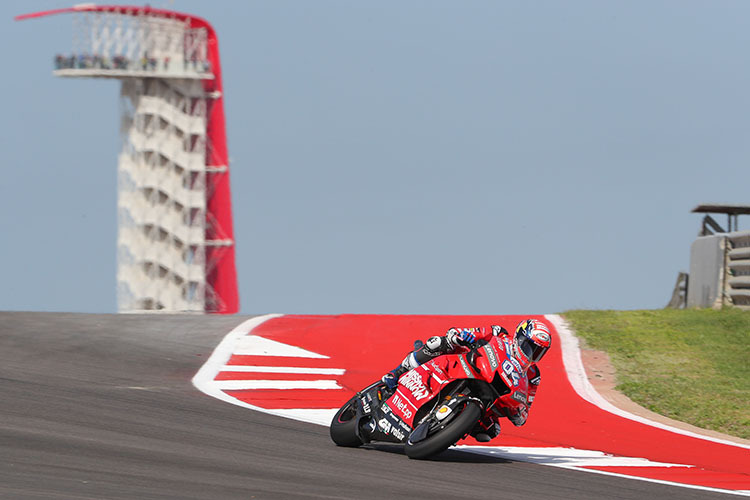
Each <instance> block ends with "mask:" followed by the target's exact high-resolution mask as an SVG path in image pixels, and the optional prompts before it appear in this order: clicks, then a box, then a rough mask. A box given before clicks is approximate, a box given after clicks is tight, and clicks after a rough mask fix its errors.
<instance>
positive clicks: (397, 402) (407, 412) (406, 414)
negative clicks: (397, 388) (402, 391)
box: [393, 394, 413, 418]
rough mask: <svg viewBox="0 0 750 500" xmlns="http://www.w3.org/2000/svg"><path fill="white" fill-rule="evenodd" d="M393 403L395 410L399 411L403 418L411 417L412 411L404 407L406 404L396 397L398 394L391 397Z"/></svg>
mask: <svg viewBox="0 0 750 500" xmlns="http://www.w3.org/2000/svg"><path fill="white" fill-rule="evenodd" d="M393 403H394V404H395V405H396V408H398V409H399V410H401V413H403V414H404V417H405V418H411V416H412V415H413V413H412V411H411V410H410V409H409V408H408V407H407V406H406V405H407V404H408V403H407V402H406V401H404V400H402V399H401V398H400V397H398V394H394V395H393Z"/></svg>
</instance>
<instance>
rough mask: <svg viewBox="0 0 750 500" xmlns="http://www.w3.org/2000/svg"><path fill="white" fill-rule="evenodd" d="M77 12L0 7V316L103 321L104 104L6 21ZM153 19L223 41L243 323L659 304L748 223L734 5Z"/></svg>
mask: <svg viewBox="0 0 750 500" xmlns="http://www.w3.org/2000/svg"><path fill="white" fill-rule="evenodd" d="M70 5H72V3H71V4H67V3H64V2H59V1H54V2H52V1H41V0H40V1H19V0H14V1H9V2H2V3H0V13H2V19H3V21H2V22H3V23H4V24H3V25H2V26H3V28H2V30H0V37H2V46H3V47H4V69H5V78H3V80H2V83H1V84H0V85H2V95H3V96H4V98H5V99H4V102H5V105H4V110H3V114H2V122H0V137H2V149H3V160H2V178H1V179H2V180H1V181H0V229H1V230H2V246H0V266H2V267H1V268H0V269H2V286H1V287H0V309H2V310H44V311H73V312H115V310H116V295H115V289H116V280H115V269H116V268H115V266H116V232H117V228H116V166H117V154H118V151H119V145H120V143H119V135H118V134H119V107H118V94H119V83H118V82H116V81H95V80H83V79H61V78H56V77H54V76H53V75H52V58H53V56H54V54H55V53H57V52H68V51H70V49H71V47H72V42H71V22H72V16H70V15H64V16H56V17H51V18H47V19H40V20H33V21H25V22H14V21H13V16H15V15H17V14H22V13H27V12H32V11H36V10H45V9H49V8H59V7H68V6H70ZM151 5H152V6H154V7H162V8H170V9H174V10H179V11H183V12H188V13H192V14H195V15H199V16H201V17H204V18H205V19H207V20H208V21H209V22H211V23H212V24H213V25H214V27H215V28H216V30H217V32H218V34H219V44H220V49H221V58H222V66H223V74H224V90H225V105H226V115H227V128H228V144H229V151H230V156H231V166H230V168H231V176H232V177H231V178H232V198H233V208H234V224H235V236H236V250H237V268H238V274H239V284H240V301H241V312H242V313H245V314H254V313H266V312H286V313H320V314H333V313H430V314H442V313H445V314H449V313H450V314H495V313H498V314H500V313H519V314H523V313H551V312H560V311H564V310H567V309H572V308H595V309H641V308H648V309H654V308H661V307H663V306H664V305H665V304H666V303H667V302H668V301H669V298H670V296H671V292H672V287H673V286H674V283H675V279H676V277H677V273H678V272H679V271H681V270H687V268H688V264H689V254H690V244H691V243H692V241H693V240H694V239H695V237H696V235H697V232H698V229H699V222H700V218H701V217H700V216H699V215H697V214H692V213H690V210H691V209H692V208H693V207H694V206H696V205H697V204H699V203H702V202H715V203H736V204H750V168H749V165H748V158H749V157H750V139H749V137H748V135H749V133H750V98H749V97H748V96H749V93H750V64H749V62H750V61H749V60H750V56H748V54H749V53H750V52H749V50H750V30H748V29H747V22H748V19H750V3H748V2H745V1H718V2H705V1H701V2H696V1H682V0H680V1H677V0H675V1H652V0H649V1H628V2H601V1H571V2H553V1H548V2H544V1H540V2H520V1H516V0H513V1H468V2H456V1H378V2H352V1H349V0H340V1H303V0H299V1H279V0H266V1H252V2H229V1H223V2H222V1H216V2H203V1H197V0H195V1H185V0H183V1H181V0H176V1H173V2H152V3H151ZM748 219H750V217H749V218H748ZM720 222H722V223H724V219H723V218H722V219H720ZM740 228H741V229H748V222H747V220H745V221H743V220H742V218H741V219H740Z"/></svg>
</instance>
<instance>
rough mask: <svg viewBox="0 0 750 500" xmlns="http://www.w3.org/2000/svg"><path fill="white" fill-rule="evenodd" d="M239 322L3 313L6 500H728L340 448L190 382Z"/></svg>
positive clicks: (623, 482)
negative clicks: (331, 499) (351, 499)
mask: <svg viewBox="0 0 750 500" xmlns="http://www.w3.org/2000/svg"><path fill="white" fill-rule="evenodd" d="M243 319H245V318H240V317H227V316H197V315H82V314H53V313H16V312H0V451H1V452H0V498H9V499H49V498H65V499H136V498H137V499H141V498H151V499H153V498H158V499H170V498H171V499H181V500H183V499H235V498H236V499H243V500H246V499H248V498H257V499H295V498H341V499H343V498H372V499H380V498H383V499H392V498H404V499H409V500H411V499H425V500H426V499H430V500H433V499H440V498H487V499H490V498H524V499H529V500H533V499H547V498H555V499H599V498H614V499H624V500H625V499H627V500H642V499H644V498H662V499H698V498H700V499H712V498H716V499H726V498H728V497H727V496H726V495H723V494H719V493H711V492H705V491H699V490H690V489H684V488H678V487H672V486H666V485H660V484H653V483H646V482H642V481H635V480H629V479H623V478H616V477H609V476H601V475H596V474H588V473H585V472H578V471H570V470H564V469H558V468H554V467H543V466H538V465H534V464H529V463H523V462H514V461H508V460H504V459H498V458H494V457H487V456H482V455H478V454H474V453H469V452H463V451H458V450H448V451H446V452H445V453H443V454H441V455H440V456H438V457H436V458H435V459H434V460H426V461H418V460H410V459H408V458H407V457H406V456H405V455H404V454H403V447H401V446H397V445H392V446H389V445H372V446H369V447H368V448H369V449H368V448H355V449H351V448H339V447H337V446H335V445H334V444H333V443H332V442H331V440H330V437H329V434H328V429H327V428H325V427H322V426H317V425H312V424H305V423H301V422H297V421H293V420H287V419H283V418H279V417H274V416H270V415H266V414H263V413H258V412H254V411H250V410H247V409H244V408H240V407H238V406H233V405H230V404H227V403H224V402H222V401H219V400H216V399H213V398H211V397H209V396H206V395H204V394H202V393H200V392H199V391H197V390H196V389H195V388H194V387H193V386H192V384H191V382H190V380H191V378H192V377H193V375H194V374H195V373H196V372H197V370H198V369H199V368H200V366H201V365H202V364H203V363H204V362H205V360H206V359H207V358H208V356H209V355H210V354H211V352H212V351H213V349H214V348H215V347H216V345H217V344H218V343H219V341H220V340H221V339H222V338H223V337H224V335H225V334H226V333H228V332H229V331H230V330H231V329H232V328H234V327H235V326H236V325H238V324H239V323H240V322H242V321H243Z"/></svg>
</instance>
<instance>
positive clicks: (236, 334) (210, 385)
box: [192, 314, 338, 426]
mask: <svg viewBox="0 0 750 500" xmlns="http://www.w3.org/2000/svg"><path fill="white" fill-rule="evenodd" d="M281 316H283V315H282V314H266V315H265V316H258V317H255V318H251V319H249V320H247V321H245V322H244V323H242V324H241V325H239V326H237V327H236V328H235V329H234V330H232V331H231V332H229V333H228V334H227V335H226V336H225V337H224V338H223V339H222V341H221V342H220V343H219V345H218V346H217V347H216V349H214V352H213V353H212V354H211V356H209V358H208V360H207V361H206V362H205V364H204V365H203V366H201V368H200V370H198V373H196V374H195V376H194V377H193V380H192V382H193V385H194V386H195V387H196V389H198V390H199V391H201V392H202V393H204V394H206V395H208V396H211V397H214V398H216V399H219V400H221V401H224V402H225V403H230V404H233V405H237V406H241V407H243V408H247V409H250V410H253V411H258V412H261V413H267V414H269V415H276V416H278V417H284V418H290V419H292V420H297V421H300V422H306V423H313V424H318V425H326V426H327V425H329V424H330V421H331V419H330V418H329V419H328V420H327V421H326V419H325V414H324V412H331V413H329V414H330V415H331V418H333V415H334V414H335V413H336V412H337V411H338V408H334V409H332V410H319V411H317V410H306V409H299V410H268V409H266V408H261V407H259V406H255V405H251V404H250V403H246V402H244V401H242V400H239V399H237V398H235V397H232V396H230V395H229V394H227V393H226V392H224V391H223V390H221V389H219V388H218V387H217V386H216V385H215V384H216V382H215V381H214V378H215V377H216V374H217V373H219V371H221V368H222V367H223V366H226V364H227V361H229V359H230V358H231V357H232V353H233V351H234V348H235V346H236V345H237V342H239V340H240V339H241V338H242V337H244V336H246V335H247V334H249V333H250V332H251V331H253V329H254V328H256V327H258V326H260V325H262V324H263V323H265V322H266V321H268V320H270V319H273V318H278V317H281Z"/></svg>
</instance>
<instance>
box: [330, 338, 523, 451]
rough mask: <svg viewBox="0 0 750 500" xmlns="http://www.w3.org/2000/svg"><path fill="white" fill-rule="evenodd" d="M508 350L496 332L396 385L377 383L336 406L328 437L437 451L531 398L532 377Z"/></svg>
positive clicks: (346, 443) (417, 370) (412, 372)
mask: <svg viewBox="0 0 750 500" xmlns="http://www.w3.org/2000/svg"><path fill="white" fill-rule="evenodd" d="M510 352H511V349H510V345H509V343H508V341H507V340H504V339H503V338H501V337H493V338H492V339H491V340H490V341H488V342H483V343H482V344H481V345H480V344H474V345H473V346H472V348H471V350H469V351H468V352H466V353H462V354H444V355H442V356H438V357H436V358H434V359H432V360H430V361H428V362H427V363H424V364H423V365H420V366H418V367H416V368H414V369H413V370H410V371H408V372H406V373H405V374H404V375H402V376H401V378H400V379H399V381H398V386H397V387H396V388H395V390H389V389H388V388H387V387H386V385H385V384H384V383H383V382H381V381H378V382H375V383H373V384H371V385H370V386H368V387H366V388H365V389H363V390H362V391H360V392H358V393H357V394H356V395H355V396H354V397H353V398H351V399H350V400H349V401H347V402H346V403H345V404H344V406H342V407H341V408H340V409H339V411H338V412H336V415H334V417H333V420H332V421H331V427H330V432H331V439H333V442H334V443H336V444H337V445H339V446H360V445H362V444H365V443H369V442H371V441H384V442H391V443H404V444H405V451H406V455H407V456H408V457H409V458H417V459H421V458H428V457H430V456H433V455H435V454H437V453H440V452H442V451H444V450H446V449H448V448H449V447H450V446H452V445H454V444H456V443H457V442H458V441H459V440H460V439H462V438H464V437H466V436H467V435H468V434H469V433H471V432H472V430H474V429H475V428H476V426H478V424H479V422H480V421H481V420H483V419H485V418H486V417H487V416H490V415H491V414H494V416H496V417H505V416H508V415H510V414H514V413H516V412H517V411H518V410H519V409H520V408H521V407H522V406H523V405H525V404H526V402H527V397H528V380H527V378H526V376H525V375H524V374H523V370H522V369H521V366H520V364H519V363H518V361H517V360H516V359H515V358H513V356H511V354H510Z"/></svg>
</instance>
